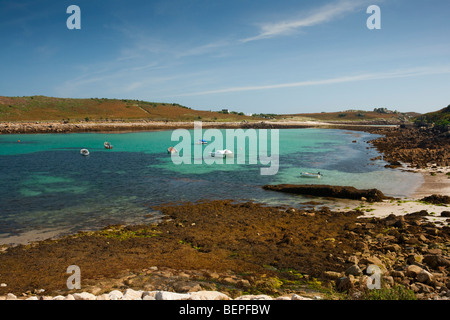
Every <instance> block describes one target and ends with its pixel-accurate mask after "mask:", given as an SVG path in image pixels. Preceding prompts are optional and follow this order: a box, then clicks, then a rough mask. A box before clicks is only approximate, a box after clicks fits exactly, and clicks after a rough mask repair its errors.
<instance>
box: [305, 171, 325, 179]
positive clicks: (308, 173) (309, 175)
mask: <svg viewBox="0 0 450 320" xmlns="http://www.w3.org/2000/svg"><path fill="white" fill-rule="evenodd" d="M300 175H301V176H302V177H307V178H318V179H320V178H321V177H322V174H321V173H320V172H317V173H310V172H302V173H301V174H300Z"/></svg>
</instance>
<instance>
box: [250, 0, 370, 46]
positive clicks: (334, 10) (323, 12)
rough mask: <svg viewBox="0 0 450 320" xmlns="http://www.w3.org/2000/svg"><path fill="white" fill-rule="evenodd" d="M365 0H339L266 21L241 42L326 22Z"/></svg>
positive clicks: (265, 37) (285, 33)
mask: <svg viewBox="0 0 450 320" xmlns="http://www.w3.org/2000/svg"><path fill="white" fill-rule="evenodd" d="M365 2H366V1H361V0H358V1H355V0H354V1H348V0H341V1H338V2H335V3H332V4H328V5H325V6H322V7H320V8H318V9H315V10H313V11H311V12H309V13H308V14H307V15H303V16H301V17H300V18H298V19H293V20H289V21H280V22H276V23H272V22H268V23H263V24H261V25H260V29H261V30H260V33H259V34H258V35H256V36H253V37H249V38H245V39H241V42H244V43H245V42H250V41H256V40H261V39H267V38H273V37H276V36H281V35H287V34H291V33H293V32H296V31H299V30H301V29H302V28H305V27H312V26H315V25H319V24H322V23H327V22H329V21H332V20H334V19H337V18H340V17H342V16H344V15H345V14H348V13H351V12H353V11H355V10H356V9H358V8H361V7H362V4H363V3H365Z"/></svg>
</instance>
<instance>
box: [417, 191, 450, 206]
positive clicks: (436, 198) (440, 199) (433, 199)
mask: <svg viewBox="0 0 450 320" xmlns="http://www.w3.org/2000/svg"><path fill="white" fill-rule="evenodd" d="M420 201H424V202H428V203H432V204H436V205H439V204H450V196H442V195H438V194H433V195H431V196H428V197H425V198H422V199H420Z"/></svg>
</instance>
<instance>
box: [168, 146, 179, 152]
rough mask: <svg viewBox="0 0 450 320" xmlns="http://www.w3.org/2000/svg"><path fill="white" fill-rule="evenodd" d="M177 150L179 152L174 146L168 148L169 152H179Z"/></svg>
mask: <svg viewBox="0 0 450 320" xmlns="http://www.w3.org/2000/svg"><path fill="white" fill-rule="evenodd" d="M177 152H178V151H177V149H175V148H174V147H169V148H168V149H167V153H177Z"/></svg>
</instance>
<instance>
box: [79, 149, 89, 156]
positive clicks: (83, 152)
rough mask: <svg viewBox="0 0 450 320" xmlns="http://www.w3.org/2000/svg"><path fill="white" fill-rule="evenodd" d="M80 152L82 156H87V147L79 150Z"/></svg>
mask: <svg viewBox="0 0 450 320" xmlns="http://www.w3.org/2000/svg"><path fill="white" fill-rule="evenodd" d="M80 154H81V155H82V156H88V155H89V150H88V149H81V150H80Z"/></svg>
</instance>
